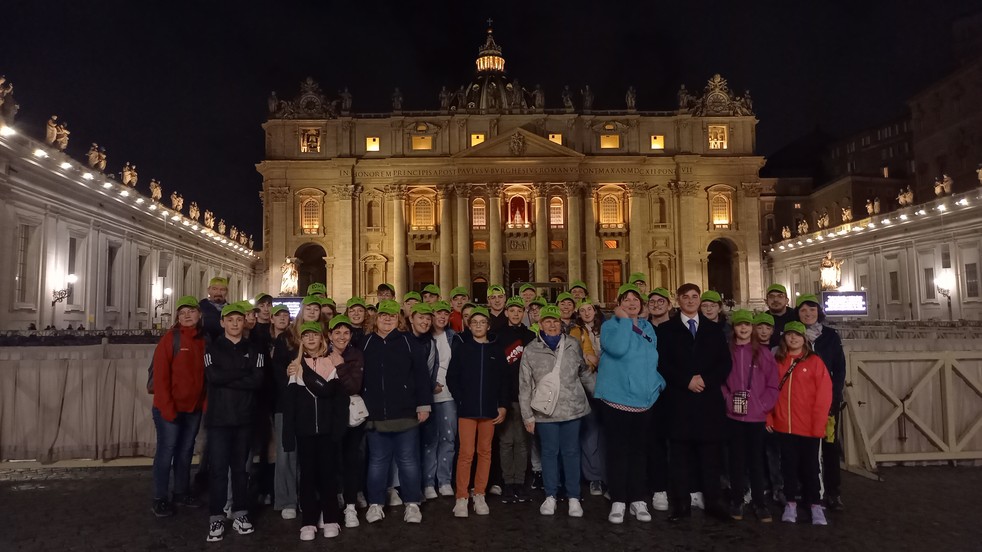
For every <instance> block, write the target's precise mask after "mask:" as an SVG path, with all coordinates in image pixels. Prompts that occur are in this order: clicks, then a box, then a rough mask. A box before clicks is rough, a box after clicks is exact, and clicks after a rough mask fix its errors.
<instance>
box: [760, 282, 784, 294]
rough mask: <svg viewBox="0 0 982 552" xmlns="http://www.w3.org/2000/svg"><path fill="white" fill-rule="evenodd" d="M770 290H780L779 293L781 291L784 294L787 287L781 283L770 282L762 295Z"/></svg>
mask: <svg viewBox="0 0 982 552" xmlns="http://www.w3.org/2000/svg"><path fill="white" fill-rule="evenodd" d="M772 291H779V292H781V293H783V294H785V295H787V294H788V288H786V287H784V286H782V285H781V284H771V285H769V286H767V291H765V292H764V295H767V294H768V293H770V292H772Z"/></svg>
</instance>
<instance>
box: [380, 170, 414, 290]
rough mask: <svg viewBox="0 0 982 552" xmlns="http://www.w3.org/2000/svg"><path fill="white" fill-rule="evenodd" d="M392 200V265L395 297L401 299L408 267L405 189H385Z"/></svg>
mask: <svg viewBox="0 0 982 552" xmlns="http://www.w3.org/2000/svg"><path fill="white" fill-rule="evenodd" d="M385 192H386V194H387V195H388V196H389V199H391V200H392V240H393V243H392V265H393V278H392V279H393V281H392V285H394V286H395V288H396V297H402V294H403V293H406V291H407V290H408V287H407V286H408V285H409V284H408V281H407V274H408V268H407V267H408V265H407V262H408V261H407V259H406V187H405V186H403V185H401V184H392V185H389V186H386V187H385Z"/></svg>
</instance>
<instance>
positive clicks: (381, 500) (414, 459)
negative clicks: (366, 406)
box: [367, 426, 423, 504]
mask: <svg viewBox="0 0 982 552" xmlns="http://www.w3.org/2000/svg"><path fill="white" fill-rule="evenodd" d="M393 459H395V462H396V465H397V466H398V471H399V483H400V486H399V491H400V493H399V495H400V496H401V497H402V500H403V502H406V503H410V504H412V503H415V504H419V503H420V502H421V501H422V499H423V490H422V487H421V486H420V467H419V427H418V426H417V427H413V428H411V429H407V430H405V431H398V432H381V431H369V432H368V481H367V487H368V503H369V504H385V490H386V487H387V485H386V484H387V483H388V479H389V467H390V466H391V464H392V460H393Z"/></svg>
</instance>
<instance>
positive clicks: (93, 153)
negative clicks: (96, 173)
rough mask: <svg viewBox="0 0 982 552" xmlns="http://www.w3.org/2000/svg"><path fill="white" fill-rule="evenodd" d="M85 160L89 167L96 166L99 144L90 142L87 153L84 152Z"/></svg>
mask: <svg viewBox="0 0 982 552" xmlns="http://www.w3.org/2000/svg"><path fill="white" fill-rule="evenodd" d="M85 157H86V162H87V163H88V165H89V167H90V168H93V169H94V168H96V165H98V164H99V144H97V143H95V142H92V146H91V147H90V148H89V151H88V153H86V154H85Z"/></svg>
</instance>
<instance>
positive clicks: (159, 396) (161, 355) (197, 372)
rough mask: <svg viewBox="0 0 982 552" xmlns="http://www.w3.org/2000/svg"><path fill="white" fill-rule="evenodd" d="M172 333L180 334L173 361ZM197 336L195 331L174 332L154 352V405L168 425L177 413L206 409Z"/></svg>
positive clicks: (202, 348)
mask: <svg viewBox="0 0 982 552" xmlns="http://www.w3.org/2000/svg"><path fill="white" fill-rule="evenodd" d="M175 331H180V332H181V343H180V346H181V348H180V349H179V350H178V351H177V356H176V357H173V351H174V332H175ZM197 335H198V328H197V327H191V328H185V327H183V326H182V327H180V328H178V329H173V330H171V331H169V332H167V333H165V334H164V337H162V338H161V339H160V342H159V343H157V349H156V350H154V352H153V405H154V406H155V407H157V410H159V411H160V414H161V415H162V416H163V418H164V419H165V420H167V421H168V422H173V421H174V420H175V419H176V418H177V413H178V412H199V411H202V410H204V408H205V340H204V338H202V337H197Z"/></svg>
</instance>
